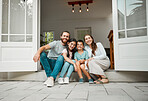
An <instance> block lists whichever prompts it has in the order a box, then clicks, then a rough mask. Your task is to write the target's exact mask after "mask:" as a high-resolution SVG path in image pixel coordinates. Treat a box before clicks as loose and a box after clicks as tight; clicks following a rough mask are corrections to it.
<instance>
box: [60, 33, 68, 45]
mask: <svg viewBox="0 0 148 101" xmlns="http://www.w3.org/2000/svg"><path fill="white" fill-rule="evenodd" d="M69 35H70V34H69V33H67V32H63V34H62V36H61V41H62V42H63V43H67V41H68V40H69Z"/></svg>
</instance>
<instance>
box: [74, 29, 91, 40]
mask: <svg viewBox="0 0 148 101" xmlns="http://www.w3.org/2000/svg"><path fill="white" fill-rule="evenodd" d="M86 34H90V35H91V27H79V28H75V38H76V39H77V40H83V41H84V39H83V38H84V36H85V35H86Z"/></svg>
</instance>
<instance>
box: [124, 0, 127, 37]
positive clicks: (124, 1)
mask: <svg viewBox="0 0 148 101" xmlns="http://www.w3.org/2000/svg"><path fill="white" fill-rule="evenodd" d="M124 13H125V14H124V24H125V26H124V27H125V38H127V23H126V15H127V14H126V13H127V11H126V0H124Z"/></svg>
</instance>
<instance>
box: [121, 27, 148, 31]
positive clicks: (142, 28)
mask: <svg viewBox="0 0 148 101" xmlns="http://www.w3.org/2000/svg"><path fill="white" fill-rule="evenodd" d="M146 28H147V27H138V28H130V29H126V31H130V30H137V29H146ZM122 31H125V30H118V32H122Z"/></svg>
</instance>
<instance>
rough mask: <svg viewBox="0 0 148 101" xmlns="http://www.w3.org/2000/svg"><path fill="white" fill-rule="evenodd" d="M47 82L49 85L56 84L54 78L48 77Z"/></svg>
mask: <svg viewBox="0 0 148 101" xmlns="http://www.w3.org/2000/svg"><path fill="white" fill-rule="evenodd" d="M46 83H47V84H46V86H47V87H52V86H54V80H52V79H51V78H48V79H47V82H46Z"/></svg>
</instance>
